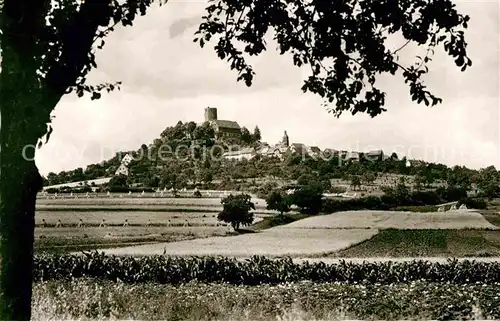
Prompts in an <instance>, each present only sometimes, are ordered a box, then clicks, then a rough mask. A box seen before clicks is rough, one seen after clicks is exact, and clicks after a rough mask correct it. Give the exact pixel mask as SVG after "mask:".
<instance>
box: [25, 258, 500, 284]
mask: <svg viewBox="0 0 500 321" xmlns="http://www.w3.org/2000/svg"><path fill="white" fill-rule="evenodd" d="M81 277H93V278H98V279H103V280H111V281H120V282H126V283H143V282H156V283H161V284H183V283H188V282H190V281H199V282H210V283H212V282H215V283H230V284H236V285H258V284H280V283H287V282H299V281H312V282H319V283H325V282H326V283H330V282H344V283H351V284H374V283H378V284H391V283H408V282H412V281H427V282H444V283H447V282H448V283H454V284H473V283H475V282H481V283H484V284H494V283H496V282H500V263H498V262H490V263H484V262H476V261H460V262H459V261H456V260H449V261H448V262H447V263H446V264H440V263H430V262H426V261H413V262H384V263H367V262H364V263H362V264H357V263H348V262H342V263H341V264H331V265H326V264H324V263H322V262H320V263H309V262H304V263H300V264H299V263H294V262H293V261H292V259H291V258H283V259H276V260H272V259H268V258H265V257H259V256H254V257H252V258H251V259H247V260H236V259H234V258H222V257H188V258H181V257H169V256H144V257H139V258H137V257H117V256H105V255H104V254H102V253H97V252H93V253H87V254H85V255H78V256H77V255H38V256H35V262H34V280H35V281H45V280H51V279H71V278H81Z"/></svg>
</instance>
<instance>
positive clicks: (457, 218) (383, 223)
mask: <svg viewBox="0 0 500 321" xmlns="http://www.w3.org/2000/svg"><path fill="white" fill-rule="evenodd" d="M288 227H290V228H307V229H314V228H319V229H340V228H342V229H344V228H374V229H387V228H395V229H500V228H499V227H497V226H495V225H493V224H491V223H489V222H488V221H487V220H486V219H485V218H484V217H483V216H482V215H481V214H479V213H477V212H474V211H471V210H466V211H456V212H442V213H439V212H435V213H415V212H397V211H346V212H337V213H334V214H330V215H320V216H315V217H311V218H307V219H304V220H300V221H297V222H294V223H292V224H290V225H289V226H288Z"/></svg>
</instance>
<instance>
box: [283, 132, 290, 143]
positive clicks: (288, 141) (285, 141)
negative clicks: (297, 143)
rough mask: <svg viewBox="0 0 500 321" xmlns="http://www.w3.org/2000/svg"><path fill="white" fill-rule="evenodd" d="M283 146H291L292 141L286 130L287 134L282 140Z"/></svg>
mask: <svg viewBox="0 0 500 321" xmlns="http://www.w3.org/2000/svg"><path fill="white" fill-rule="evenodd" d="M281 145H283V146H285V147H289V146H290V140H289V138H288V134H287V133H286V130H285V134H284V135H283V139H282V140H281Z"/></svg>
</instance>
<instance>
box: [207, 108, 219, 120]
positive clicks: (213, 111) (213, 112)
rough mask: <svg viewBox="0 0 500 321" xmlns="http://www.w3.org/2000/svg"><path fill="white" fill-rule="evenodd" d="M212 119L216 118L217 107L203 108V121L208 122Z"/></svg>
mask: <svg viewBox="0 0 500 321" xmlns="http://www.w3.org/2000/svg"><path fill="white" fill-rule="evenodd" d="M213 120H217V108H213V107H207V108H205V121H207V122H209V121H213Z"/></svg>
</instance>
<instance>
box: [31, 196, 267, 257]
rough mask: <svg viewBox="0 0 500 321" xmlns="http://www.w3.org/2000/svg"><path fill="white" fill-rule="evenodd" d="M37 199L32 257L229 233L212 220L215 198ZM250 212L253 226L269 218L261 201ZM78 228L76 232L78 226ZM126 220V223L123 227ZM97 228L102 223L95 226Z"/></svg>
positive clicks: (217, 205)
mask: <svg viewBox="0 0 500 321" xmlns="http://www.w3.org/2000/svg"><path fill="white" fill-rule="evenodd" d="M64 196H65V197H64V198H63V197H61V196H59V197H58V198H55V199H51V198H49V199H44V198H39V199H38V200H37V208H36V213H35V224H36V229H35V248H36V250H37V251H52V250H57V251H63V252H64V250H65V249H66V250H68V251H71V250H79V249H80V248H82V249H93V248H105V247H112V245H113V244H116V245H117V247H119V246H123V245H124V244H125V245H129V246H130V245H134V244H145V243H147V244H149V243H154V242H173V241H182V240H188V239H195V238H205V237H209V236H223V235H227V234H228V233H230V230H231V228H230V227H229V226H227V224H222V223H220V222H218V220H217V214H218V212H219V211H221V210H222V206H221V204H220V199H219V198H201V199H200V198H159V197H156V198H153V197H149V198H148V197H144V198H143V197H133V198H132V197H123V198H118V197H116V195H113V194H112V196H113V197H110V198H103V197H102V195H101V198H85V197H84V198H82V196H81V195H80V198H76V196H73V197H69V195H64ZM254 201H255V202H258V203H259V204H258V205H257V206H256V207H257V210H256V211H255V212H254V223H257V222H260V221H261V220H263V218H264V217H267V216H270V215H274V213H273V212H272V211H268V210H266V209H265V201H263V200H258V199H254ZM80 220H81V223H82V225H81V226H79V223H80ZM126 220H127V222H126ZM101 223H104V225H103V226H101Z"/></svg>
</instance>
